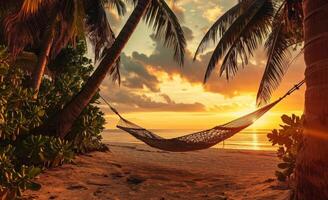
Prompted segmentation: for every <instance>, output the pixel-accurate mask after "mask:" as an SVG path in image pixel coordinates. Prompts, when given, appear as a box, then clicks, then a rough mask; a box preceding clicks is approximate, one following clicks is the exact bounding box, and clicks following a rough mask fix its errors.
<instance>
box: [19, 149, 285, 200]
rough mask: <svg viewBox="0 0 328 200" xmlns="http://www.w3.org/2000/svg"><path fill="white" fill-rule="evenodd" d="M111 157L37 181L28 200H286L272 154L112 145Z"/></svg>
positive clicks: (91, 157) (84, 160)
mask: <svg viewBox="0 0 328 200" xmlns="http://www.w3.org/2000/svg"><path fill="white" fill-rule="evenodd" d="M108 145H109V147H110V150H111V152H106V153H103V152H94V153H90V154H87V155H83V156H78V157H77V158H76V159H75V161H74V163H73V164H66V165H64V166H61V167H58V168H55V169H50V170H47V171H45V172H44V173H42V174H41V175H40V176H39V177H38V182H40V183H41V184H42V189H41V190H40V191H38V192H30V191H28V192H25V193H24V198H25V199H42V200H43V199H63V200H64V199H67V200H73V199H76V200H81V199H82V200H84V199H85V200H93V199H113V200H115V199H122V200H125V199H143V200H144V199H158V200H164V199H206V200H207V199H208V200H210V199H213V200H214V199H215V200H221V199H263V200H264V199H279V200H280V199H287V197H288V193H289V191H288V190H287V188H286V187H285V186H284V185H282V184H280V183H278V182H277V181H276V180H275V177H274V171H275V169H276V164H277V163H278V160H277V158H276V156H275V152H273V151H250V150H228V149H207V150H202V151H195V152H186V153H170V152H164V151H159V150H156V149H153V148H150V147H148V146H146V145H143V144H127V143H110V144H108Z"/></svg>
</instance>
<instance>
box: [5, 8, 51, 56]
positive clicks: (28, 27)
mask: <svg viewBox="0 0 328 200" xmlns="http://www.w3.org/2000/svg"><path fill="white" fill-rule="evenodd" d="M46 21H47V16H46V15H45V14H44V13H42V12H38V13H36V14H35V15H31V16H28V17H21V15H20V14H19V13H12V14H10V15H8V16H7V17H6V18H5V19H4V22H3V23H4V36H5V39H6V43H7V46H8V51H9V52H10V53H12V55H13V56H14V57H15V56H16V55H18V54H19V53H20V52H21V51H22V50H23V49H24V48H25V47H26V46H27V45H33V44H35V43H38V42H39V41H40V35H41V32H42V31H41V30H42V29H44V27H45V24H46Z"/></svg>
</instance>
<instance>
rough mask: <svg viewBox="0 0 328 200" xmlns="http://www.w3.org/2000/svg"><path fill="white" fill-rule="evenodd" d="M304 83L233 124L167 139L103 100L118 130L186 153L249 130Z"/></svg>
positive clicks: (171, 149) (149, 143)
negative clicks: (130, 118) (138, 123)
mask: <svg viewBox="0 0 328 200" xmlns="http://www.w3.org/2000/svg"><path fill="white" fill-rule="evenodd" d="M303 83H304V81H302V82H300V83H298V84H297V85H295V86H294V87H293V88H292V89H291V90H289V91H288V92H287V93H286V94H285V95H284V96H283V97H281V98H279V99H278V100H276V101H274V102H272V103H270V104H268V105H266V106H264V107H262V108H259V109H258V110H256V111H254V112H252V113H250V114H247V115H245V116H242V117H240V118H238V119H235V120H233V121H231V122H228V123H226V124H223V125H219V126H216V127H213V128H211V129H208V130H203V131H199V132H196V133H191V134H187V135H184V136H181V137H175V138H170V139H166V138H163V137H160V136H159V135H156V134H155V133H153V132H151V131H149V130H147V129H145V128H143V127H141V126H138V125H136V124H134V123H132V122H130V121H128V120H127V119H125V118H123V117H122V116H121V115H120V114H119V113H118V112H117V110H115V109H114V108H113V107H112V106H110V104H109V103H108V102H106V100H105V99H104V98H103V100H104V101H105V102H106V103H107V104H108V105H109V106H110V108H111V109H112V111H113V112H114V113H116V114H117V115H118V116H119V117H120V121H119V123H118V125H117V128H119V129H121V130H123V131H126V132H128V133H129V134H131V135H132V136H134V137H135V138H137V139H138V140H141V141H142V142H144V143H146V144H147V145H149V146H151V147H154V148H157V149H161V150H165V151H173V152H184V151H195V150H201V149H207V148H210V147H212V146H214V145H216V144H218V143H220V142H222V141H224V140H226V139H228V138H230V137H232V136H233V135H235V134H236V133H238V132H240V131H241V130H243V129H245V128H247V127H248V126H250V125H252V124H253V123H254V122H255V121H256V120H257V119H259V118H260V117H261V116H262V115H264V114H265V113H266V112H268V111H269V110H270V109H271V108H272V107H274V106H275V105H276V104H277V103H279V102H280V101H281V100H282V99H284V98H285V97H286V96H288V95H290V94H291V93H292V92H294V91H295V90H297V89H298V88H299V87H300V86H301V85H302V84H303Z"/></svg>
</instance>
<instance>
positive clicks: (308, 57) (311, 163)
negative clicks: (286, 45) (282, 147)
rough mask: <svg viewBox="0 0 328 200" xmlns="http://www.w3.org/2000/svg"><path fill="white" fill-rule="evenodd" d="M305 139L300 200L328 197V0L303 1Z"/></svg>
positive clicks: (298, 170) (299, 169) (298, 168)
mask: <svg viewBox="0 0 328 200" xmlns="http://www.w3.org/2000/svg"><path fill="white" fill-rule="evenodd" d="M303 9H304V15H305V18H304V37H305V48H304V58H305V63H306V71H305V80H306V85H307V89H306V92H305V136H304V137H305V138H304V144H303V147H302V148H301V150H300V153H299V158H298V160H297V165H296V171H295V175H296V191H295V192H296V193H295V195H296V196H295V197H296V199H298V200H310V199H316V200H324V199H328V26H327V24H328V1H327V0H305V1H304V7H303Z"/></svg>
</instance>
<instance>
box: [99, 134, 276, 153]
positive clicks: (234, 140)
mask: <svg viewBox="0 0 328 200" xmlns="http://www.w3.org/2000/svg"><path fill="white" fill-rule="evenodd" d="M151 131H152V132H154V133H156V134H158V135H160V136H161V137H164V138H173V137H177V136H182V135H186V134H190V133H194V132H197V131H199V130H187V129H186V130H184V129H157V130H151ZM269 132H270V130H266V129H261V130H259V129H256V130H255V129H245V130H243V131H241V132H239V133H237V134H236V135H234V136H233V137H231V138H229V139H227V140H225V141H224V142H221V143H219V144H217V145H215V146H214V147H213V148H224V149H247V150H273V151H274V150H276V149H277V147H275V146H272V144H271V143H270V142H269V140H268V138H267V134H268V133H269ZM102 136H103V140H104V142H114V143H115V142H119V143H142V142H141V141H140V140H137V139H136V138H134V137H133V136H131V135H130V134H128V133H126V132H124V131H122V130H118V129H108V130H105V131H104V132H103V134H102Z"/></svg>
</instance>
